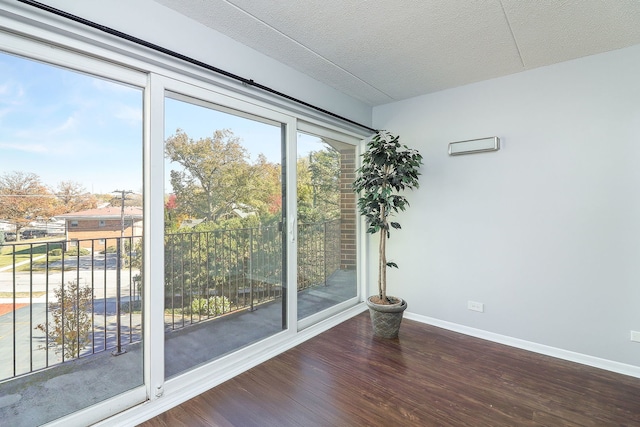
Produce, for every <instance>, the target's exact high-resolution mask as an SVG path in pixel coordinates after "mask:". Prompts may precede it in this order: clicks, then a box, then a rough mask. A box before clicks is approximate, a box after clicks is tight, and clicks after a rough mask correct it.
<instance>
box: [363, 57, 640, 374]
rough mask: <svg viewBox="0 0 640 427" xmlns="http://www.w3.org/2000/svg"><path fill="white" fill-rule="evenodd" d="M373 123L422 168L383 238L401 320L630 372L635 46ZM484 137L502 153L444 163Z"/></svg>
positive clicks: (639, 358)
mask: <svg viewBox="0 0 640 427" xmlns="http://www.w3.org/2000/svg"><path fill="white" fill-rule="evenodd" d="M373 122H374V127H376V128H382V129H388V130H390V131H392V132H395V133H398V134H400V136H401V140H404V143H406V144H409V145H411V146H414V147H416V148H419V149H420V150H421V152H422V154H423V155H424V157H425V162H424V163H425V164H424V166H423V169H422V173H423V176H422V177H421V184H422V185H421V188H420V189H419V190H418V191H416V192H414V194H410V195H409V197H410V201H411V208H410V209H409V210H408V211H407V212H406V213H403V214H401V216H399V217H398V220H399V222H400V223H401V224H402V226H403V230H401V231H398V232H395V233H393V232H392V235H391V239H390V241H389V244H390V255H391V258H394V259H395V260H396V261H398V264H399V265H400V269H399V270H394V271H391V272H390V289H391V293H392V294H397V295H399V296H402V297H404V298H405V299H407V300H408V304H409V308H408V311H409V312H411V313H413V314H416V315H420V316H427V317H430V318H435V319H438V320H442V321H446V322H452V323H454V324H457V325H463V326H468V327H472V328H478V329H481V330H483V331H488V332H491V333H495V334H500V335H504V336H507V337H514V338H518V339H521V340H526V341H530V342H533V343H538V344H543V345H547V346H551V347H554V348H557V349H563V350H568V351H572V352H577V353H580V354H582V355H588V356H593V357H596V358H602V359H606V360H608V361H614V362H619V363H622V364H629V365H633V366H636V367H638V366H640V343H635V342H631V341H630V330H636V331H640V46H635V47H631V48H627V49H624V50H619V51H614V52H610V53H606V54H601V55H597V56H592V57H587V58H583V59H579V60H574V61H570V62H565V63H562V64H558V65H554V66H549V67H544V68H539V69H536V70H533V71H528V72H523V73H520V74H516V75H511V76H508V77H503V78H499V79H495V80H490V81H486V82H481V83H477V84H472V85H469V86H465V87H461V88H456V89H452V90H447V91H443V92H439V93H435V94H431V95H427V96H422V97H418V98H414V99H410V100H406V101H401V102H397V103H392V104H388V105H384V106H380V107H376V108H374V119H373ZM487 136H499V137H500V138H501V140H502V143H503V147H502V149H501V150H500V151H498V152H495V153H483V154H473V155H466V156H459V157H449V156H448V155H447V144H448V143H449V142H453V141H461V140H466V139H474V138H481V137H487ZM374 246H375V242H372V245H371V248H370V250H373V249H372V248H373V247H374ZM374 270H375V266H372V269H371V274H372V277H375V272H374ZM468 300H473V301H479V302H482V303H484V304H485V312H484V313H477V312H472V311H469V310H468V309H467V301H468Z"/></svg>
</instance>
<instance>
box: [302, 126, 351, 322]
mask: <svg viewBox="0 0 640 427" xmlns="http://www.w3.org/2000/svg"><path fill="white" fill-rule="evenodd" d="M301 127H303V129H304V128H305V126H304V124H301ZM306 128H309V126H306ZM311 132H315V133H311ZM346 139H347V137H345V136H344V135H336V134H335V133H333V134H332V133H329V132H328V131H326V130H325V129H322V128H317V127H311V128H310V129H309V132H299V133H298V138H297V167H296V172H297V194H298V196H297V228H298V245H297V256H298V257H297V266H298V274H297V286H298V292H297V309H298V320H299V321H301V323H300V326H301V327H305V326H306V325H309V324H312V323H314V322H315V321H317V320H320V319H322V318H325V317H327V316H328V315H331V314H334V313H336V312H337V311H339V310H340V309H343V308H344V307H346V306H347V305H349V304H350V305H355V304H356V303H357V302H358V298H357V297H358V287H357V276H356V271H357V270H356V261H357V260H356V253H357V240H356V211H355V194H354V193H353V191H352V189H351V184H352V182H353V177H354V174H355V160H356V151H355V149H356V146H355V145H353V144H348V143H345V142H344V141H345V140H346ZM353 142H355V141H353ZM323 313H324V314H323Z"/></svg>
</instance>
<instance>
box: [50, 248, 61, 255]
mask: <svg viewBox="0 0 640 427" xmlns="http://www.w3.org/2000/svg"><path fill="white" fill-rule="evenodd" d="M49 256H62V249H60V248H56V249H51V250H50V251H49Z"/></svg>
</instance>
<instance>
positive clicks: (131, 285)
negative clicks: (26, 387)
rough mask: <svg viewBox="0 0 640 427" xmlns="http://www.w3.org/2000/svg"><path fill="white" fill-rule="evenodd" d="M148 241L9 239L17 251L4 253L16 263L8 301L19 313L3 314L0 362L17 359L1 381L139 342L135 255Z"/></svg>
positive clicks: (4, 291)
mask: <svg viewBox="0 0 640 427" xmlns="http://www.w3.org/2000/svg"><path fill="white" fill-rule="evenodd" d="M140 242H141V238H140V237H124V238H106V239H87V240H74V241H73V242H68V241H47V242H29V243H21V242H19V243H16V244H13V245H5V247H4V248H5V251H6V248H7V247H10V248H12V250H11V251H10V253H8V254H7V253H4V254H3V256H4V257H7V256H8V257H10V258H11V261H12V262H11V263H10V265H9V266H8V268H7V267H4V268H3V270H5V269H8V271H5V272H2V273H0V274H2V276H0V292H1V295H2V298H1V299H0V301H1V302H0V303H1V304H5V305H8V306H9V308H10V310H9V311H10V313H11V314H7V315H5V316H2V317H0V328H1V330H2V333H0V336H2V340H3V342H1V343H0V360H3V361H6V362H9V363H2V364H0V380H2V379H5V378H10V377H15V376H18V375H22V374H25V373H29V372H33V371H36V370H40V369H44V368H47V367H50V366H53V365H56V364H59V363H63V362H66V361H68V360H72V359H77V358H80V357H85V356H88V355H91V354H95V353H99V352H103V351H108V350H113V351H117V350H118V349H121V347H122V346H123V345H125V344H127V343H133V342H137V341H139V340H140V337H141V334H142V327H141V325H142V322H141V311H140V309H141V304H140V292H139V289H137V287H136V286H135V282H136V274H137V272H136V268H135V267H133V266H132V263H131V260H132V259H134V258H135V257H136V256H137V254H136V253H135V248H136V246H138V247H139V245H140ZM71 245H73V246H71ZM118 301H119V302H120V303H118ZM23 306H28V309H27V307H25V308H24V309H22V310H19V308H22V307H23ZM136 306H137V308H136Z"/></svg>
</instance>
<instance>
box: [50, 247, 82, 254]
mask: <svg viewBox="0 0 640 427" xmlns="http://www.w3.org/2000/svg"><path fill="white" fill-rule="evenodd" d="M54 250H55V249H54ZM78 251H80V255H91V251H90V250H89V249H84V248H80V247H75V248H71V249H69V250H68V251H66V252H65V253H64V254H65V255H68V256H78Z"/></svg>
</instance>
